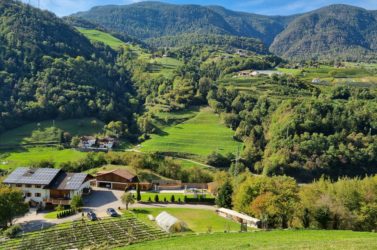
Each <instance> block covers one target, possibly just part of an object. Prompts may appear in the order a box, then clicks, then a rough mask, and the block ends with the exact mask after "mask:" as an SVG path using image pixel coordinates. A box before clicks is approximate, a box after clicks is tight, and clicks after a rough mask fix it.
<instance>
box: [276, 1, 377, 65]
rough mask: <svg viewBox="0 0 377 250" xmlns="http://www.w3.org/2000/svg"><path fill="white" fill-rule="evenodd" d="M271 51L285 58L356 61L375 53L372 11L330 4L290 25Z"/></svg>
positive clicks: (376, 39)
mask: <svg viewBox="0 0 377 250" xmlns="http://www.w3.org/2000/svg"><path fill="white" fill-rule="evenodd" d="M271 51H272V52H274V53H276V54H278V55H280V56H283V57H286V58H292V57H294V58H302V59H307V58H313V57H314V58H316V57H320V58H331V57H332V56H334V55H336V56H339V57H343V58H350V59H358V58H363V57H368V55H369V56H370V55H375V54H376V52H377V21H376V12H375V11H367V10H365V9H362V8H357V7H352V6H348V5H332V6H329V7H325V8H322V9H319V10H316V11H313V12H310V13H307V14H305V15H303V16H300V17H298V18H297V19H295V20H294V21H293V22H291V23H290V24H289V25H288V27H287V28H286V29H285V30H284V31H283V32H282V33H281V34H279V35H278V36H277V37H276V39H275V41H274V42H273V44H272V45H271Z"/></svg>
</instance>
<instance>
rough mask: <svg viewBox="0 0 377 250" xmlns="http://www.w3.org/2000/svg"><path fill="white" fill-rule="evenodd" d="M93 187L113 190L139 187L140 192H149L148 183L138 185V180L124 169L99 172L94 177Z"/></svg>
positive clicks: (149, 185) (149, 186)
mask: <svg viewBox="0 0 377 250" xmlns="http://www.w3.org/2000/svg"><path fill="white" fill-rule="evenodd" d="M94 184H95V186H97V187H104V188H110V189H115V190H127V189H132V188H136V185H137V184H139V185H140V189H141V190H149V189H150V188H151V187H152V184H150V183H139V178H138V177H137V176H136V175H134V174H132V173H131V172H129V171H127V170H126V169H115V170H112V171H106V172H99V173H98V174H97V175H96V178H95V182H94Z"/></svg>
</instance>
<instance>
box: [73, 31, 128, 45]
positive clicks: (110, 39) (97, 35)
mask: <svg viewBox="0 0 377 250" xmlns="http://www.w3.org/2000/svg"><path fill="white" fill-rule="evenodd" d="M77 30H78V31H80V32H81V33H82V34H83V35H84V36H86V37H87V38H88V39H89V40H91V41H94V42H101V43H104V44H106V45H108V46H110V47H111V48H113V49H119V48H120V47H122V46H125V45H126V43H125V42H123V41H122V40H120V39H118V38H116V37H114V36H112V35H110V34H109V33H106V32H102V31H99V30H95V29H83V28H77Z"/></svg>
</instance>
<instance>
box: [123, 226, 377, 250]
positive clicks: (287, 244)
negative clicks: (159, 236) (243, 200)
mask: <svg viewBox="0 0 377 250" xmlns="http://www.w3.org/2000/svg"><path fill="white" fill-rule="evenodd" d="M376 239H377V235H376V233H363V232H351V231H319V230H318V231H311V230H307V231H304V230H302V231H299V230H298V231H270V232H263V231H260V232H252V233H226V234H224V233H216V234H202V235H198V236H196V235H189V236H177V237H173V238H168V239H164V240H156V241H150V242H145V243H140V244H135V245H132V246H128V247H126V248H121V249H127V250H128V249H149V250H153V249H174V250H180V249H190V250H192V249H200V250H202V249H203V250H218V249H237V250H238V249H263V250H264V249H296V250H298V249H310V250H325V249H339V250H344V249H349V250H350V249H354V250H359V249H363V250H369V249H370V250H372V249H377V240H376Z"/></svg>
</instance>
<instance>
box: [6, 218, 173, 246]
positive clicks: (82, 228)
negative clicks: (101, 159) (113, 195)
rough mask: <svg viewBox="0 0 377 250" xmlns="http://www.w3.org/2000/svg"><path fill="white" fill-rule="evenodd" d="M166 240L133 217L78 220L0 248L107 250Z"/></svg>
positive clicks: (7, 243) (162, 235)
mask: <svg viewBox="0 0 377 250" xmlns="http://www.w3.org/2000/svg"><path fill="white" fill-rule="evenodd" d="M165 237H167V234H165V233H164V232H162V231H160V230H158V229H156V228H152V227H150V226H147V225H146V224H144V223H143V222H141V221H139V220H137V219H136V218H134V217H133V216H132V215H127V216H126V217H122V218H120V219H105V220H100V221H97V222H88V221H85V220H83V221H75V222H72V223H68V224H62V225H59V226H58V227H57V228H52V229H47V230H43V231H38V232H34V233H28V234H25V235H24V236H22V237H21V238H17V239H14V240H10V241H7V242H5V243H3V244H2V245H0V249H7V250H24V249H28V250H29V249H33V250H38V249H41V250H42V249H43V250H45V249H54V250H59V249H61V250H63V249H82V248H88V247H93V248H96V249H107V248H109V247H111V248H113V247H121V246H125V245H129V244H134V243H138V242H143V241H148V240H155V239H161V238H165Z"/></svg>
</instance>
